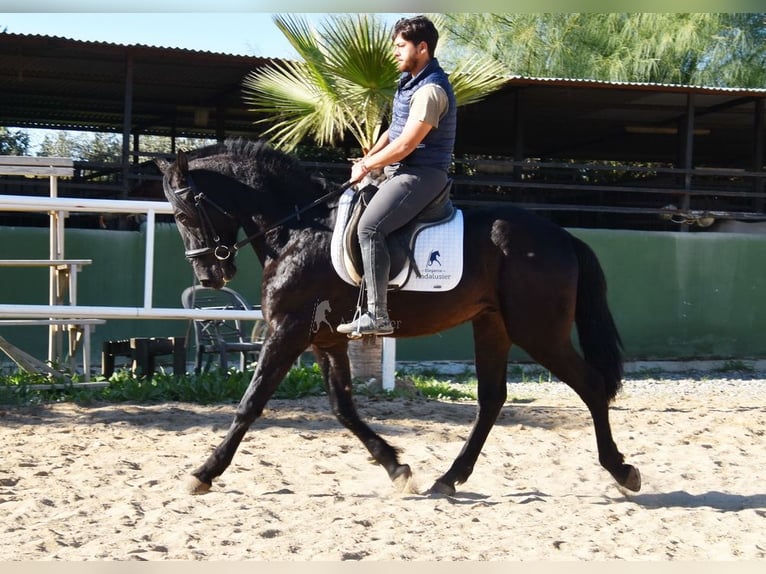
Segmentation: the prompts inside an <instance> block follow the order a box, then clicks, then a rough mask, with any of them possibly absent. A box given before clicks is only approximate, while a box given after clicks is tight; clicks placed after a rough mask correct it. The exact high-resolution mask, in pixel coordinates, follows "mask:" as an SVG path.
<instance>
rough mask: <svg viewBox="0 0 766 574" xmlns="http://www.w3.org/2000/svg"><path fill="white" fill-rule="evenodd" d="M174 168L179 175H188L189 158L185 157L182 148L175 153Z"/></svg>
mask: <svg viewBox="0 0 766 574" xmlns="http://www.w3.org/2000/svg"><path fill="white" fill-rule="evenodd" d="M176 169H177V170H178V172H179V173H180V174H181V175H188V173H189V159H188V158H187V157H186V152H184V151H182V150H179V151H178V153H177V154H176Z"/></svg>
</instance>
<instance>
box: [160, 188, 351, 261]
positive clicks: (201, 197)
mask: <svg viewBox="0 0 766 574" xmlns="http://www.w3.org/2000/svg"><path fill="white" fill-rule="evenodd" d="M187 179H188V181H189V185H188V186H187V187H182V188H180V189H176V190H173V193H174V194H175V196H176V197H180V196H181V195H182V194H184V193H187V192H191V193H192V194H193V197H194V208H195V209H196V212H197V215H198V216H199V220H200V228H201V229H202V232H203V234H204V235H205V240H206V242H207V243H208V245H207V246H205V247H200V248H199V249H190V250H187V251H186V252H185V253H184V255H185V256H186V258H187V259H193V258H195V257H202V256H203V255H208V254H210V253H212V254H213V255H214V256H215V258H216V259H218V260H219V261H225V260H227V259H229V258H231V257H232V256H234V255H236V253H237V251H239V249H240V248H241V247H243V246H245V245H247V244H248V243H250V242H251V241H253V240H254V239H257V238H259V237H262V236H263V235H266V234H267V233H268V232H269V231H271V230H273V229H275V228H277V227H279V226H280V225H282V224H284V223H287V222H288V221H291V220H293V219H297V220H298V221H300V219H301V214H303V213H305V212H306V211H308V210H310V209H313V208H314V207H316V206H317V205H320V204H322V203H325V202H326V201H328V200H330V199H331V198H333V197H334V196H336V195H340V194H342V193H343V192H344V191H346V189H348V187H349V186H351V185H352V182H351V180H348V181H346V182H345V183H343V184H341V186H340V187H339V188H338V189H335V190H333V191H330V192H328V193H325V194H324V195H323V196H322V197H319V198H317V199H315V200H314V201H312V202H311V203H309V204H308V205H305V206H303V207H301V208H299V207H298V206H295V211H294V212H293V213H291V214H290V215H287V216H285V217H283V218H282V219H280V220H278V221H275V222H274V223H272V224H271V225H269V226H268V227H266V228H265V229H262V230H260V231H257V232H256V233H253V234H252V235H248V236H247V237H245V238H244V239H241V240H240V241H237V242H236V243H235V244H234V245H232V246H231V247H229V246H228V245H223V244H222V243H221V238H220V237H219V236H218V234H217V233H215V228H214V227H213V224H212V222H211V221H210V216H209V215H208V213H207V211H206V210H205V204H206V203H207V204H209V205H210V206H211V207H213V208H215V209H216V210H217V211H219V212H221V213H222V214H223V215H225V216H226V217H228V218H229V219H236V218H235V216H234V215H232V214H231V213H229V212H228V211H227V210H225V209H224V208H223V207H221V206H220V205H218V204H217V203H216V202H215V201H213V200H212V199H210V198H209V197H208V196H207V195H205V194H204V193H203V192H199V193H195V186H194V182H193V181H192V179H191V175H189V176H188V177H187ZM211 231H212V232H213V233H212V236H211V234H210V232H211ZM211 244H215V246H214V247H213V246H211Z"/></svg>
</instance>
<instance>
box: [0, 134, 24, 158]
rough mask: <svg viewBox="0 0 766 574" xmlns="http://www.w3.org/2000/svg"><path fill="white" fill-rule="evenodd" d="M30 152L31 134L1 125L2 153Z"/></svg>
mask: <svg viewBox="0 0 766 574" xmlns="http://www.w3.org/2000/svg"><path fill="white" fill-rule="evenodd" d="M28 153H29V134H27V133H26V132H23V131H20V130H17V131H10V130H9V129H8V128H5V127H0V155H27V154H28Z"/></svg>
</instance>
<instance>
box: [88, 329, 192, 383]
mask: <svg viewBox="0 0 766 574" xmlns="http://www.w3.org/2000/svg"><path fill="white" fill-rule="evenodd" d="M157 355H173V374H174V375H183V374H185V373H186V339H185V338H184V337H162V338H160V337H134V338H132V339H122V340H119V341H104V344H103V347H102V351H101V373H102V374H103V375H104V376H105V377H106V378H109V377H111V376H112V374H113V373H114V358H115V357H129V358H130V359H131V361H132V363H131V370H132V371H133V374H134V375H135V374H140V375H143V376H145V377H148V378H151V376H152V375H153V374H154V369H155V357H156V356H157Z"/></svg>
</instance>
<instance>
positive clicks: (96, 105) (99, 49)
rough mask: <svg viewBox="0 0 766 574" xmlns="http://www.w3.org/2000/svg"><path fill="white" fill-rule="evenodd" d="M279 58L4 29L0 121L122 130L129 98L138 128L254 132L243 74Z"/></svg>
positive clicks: (0, 40)
mask: <svg viewBox="0 0 766 574" xmlns="http://www.w3.org/2000/svg"><path fill="white" fill-rule="evenodd" d="M271 61H273V60H271V59H268V58H256V57H248V56H232V55H227V54H218V53H213V52H200V51H194V50H182V49H174V48H159V47H151V46H144V45H138V44H135V45H119V44H110V43H104V42H83V41H78V40H70V39H66V38H60V37H51V36H36V35H20V34H6V33H0V125H6V126H16V127H26V128H52V129H72V130H93V131H105V132H109V131H111V132H122V131H123V126H124V122H125V117H126V109H128V108H127V107H126V101H127V102H129V103H128V104H127V105H129V106H130V107H131V110H130V111H131V116H132V122H131V123H132V128H131V131H132V132H138V133H151V134H160V135H171V134H172V133H175V134H176V135H187V136H199V137H215V136H216V133H218V132H220V131H221V130H223V131H225V133H226V135H253V134H254V133H255V129H254V128H253V121H254V119H255V116H254V114H253V113H252V112H249V111H248V110H247V108H246V106H245V104H244V103H243V102H242V98H241V84H242V79H243V78H244V77H245V76H246V75H247V74H248V73H249V72H251V71H252V70H255V69H257V68H258V67H261V66H264V65H266V64H267V63H269V62H271ZM129 78H132V81H129V80H128V79H129ZM126 87H127V89H128V91H127V92H126ZM126 94H127V99H126Z"/></svg>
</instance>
